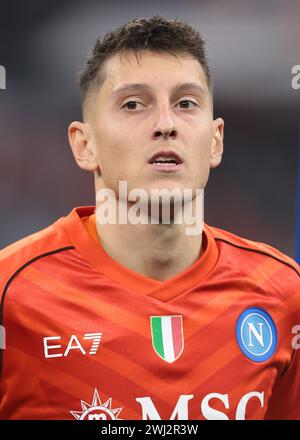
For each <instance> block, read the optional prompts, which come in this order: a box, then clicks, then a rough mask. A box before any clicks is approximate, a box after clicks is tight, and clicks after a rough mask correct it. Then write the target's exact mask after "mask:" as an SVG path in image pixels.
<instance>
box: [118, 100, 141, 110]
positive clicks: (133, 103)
mask: <svg viewBox="0 0 300 440" xmlns="http://www.w3.org/2000/svg"><path fill="white" fill-rule="evenodd" d="M138 104H140V105H142V103H141V102H138V101H127V102H125V104H123V106H122V108H126V109H127V110H136V109H137V108H138Z"/></svg>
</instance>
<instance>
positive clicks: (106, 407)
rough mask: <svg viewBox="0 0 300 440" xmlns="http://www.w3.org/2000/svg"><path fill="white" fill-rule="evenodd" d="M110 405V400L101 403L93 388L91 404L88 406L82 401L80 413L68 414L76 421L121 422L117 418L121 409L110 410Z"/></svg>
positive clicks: (72, 412)
mask: <svg viewBox="0 0 300 440" xmlns="http://www.w3.org/2000/svg"><path fill="white" fill-rule="evenodd" d="M111 403H112V399H111V398H110V399H108V400H107V401H106V402H105V403H102V402H101V399H100V397H99V394H98V391H97V389H96V388H95V392H94V397H93V402H92V404H91V405H90V404H88V403H86V402H84V401H83V400H82V401H81V408H82V411H70V413H71V414H72V416H73V417H75V419H77V420H122V419H119V418H118V415H119V414H120V412H121V411H122V408H115V409H112V407H111Z"/></svg>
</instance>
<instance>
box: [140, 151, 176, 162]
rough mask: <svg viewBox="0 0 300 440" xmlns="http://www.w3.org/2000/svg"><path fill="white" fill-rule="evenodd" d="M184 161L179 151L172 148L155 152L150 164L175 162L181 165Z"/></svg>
mask: <svg viewBox="0 0 300 440" xmlns="http://www.w3.org/2000/svg"><path fill="white" fill-rule="evenodd" d="M182 162H183V160H182V158H181V157H180V155H179V154H178V153H176V152H175V151H172V150H161V151H158V152H157V153H155V154H153V156H151V158H150V159H149V162H148V163H150V164H168V163H170V164H172V163H173V164H174V165H179V164H181V163H182Z"/></svg>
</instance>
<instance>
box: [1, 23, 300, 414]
mask: <svg viewBox="0 0 300 440" xmlns="http://www.w3.org/2000/svg"><path fill="white" fill-rule="evenodd" d="M80 84H81V89H82V92H83V122H79V121H76V122H73V123H71V124H70V127H69V140H70V144H71V148H72V151H73V154H74V157H75V160H76V162H77V163H78V165H79V166H80V167H81V168H82V169H84V170H88V171H91V172H93V173H94V176H95V189H96V209H95V207H79V208H75V209H74V210H73V211H72V212H71V213H70V214H69V215H67V216H66V217H63V218H61V219H59V220H57V221H56V222H55V223H54V224H52V225H51V226H49V227H48V228H46V229H44V230H42V231H39V232H37V233H36V234H33V235H31V236H29V237H27V238H24V239H23V240H21V241H18V242H17V243H15V244H12V245H11V246H9V247H7V248H6V249H4V250H2V251H1V253H0V258H1V278H0V281H1V326H2V327H1V331H2V338H1V344H2V347H1V348H2V350H1V379H0V384H1V394H0V416H1V418H2V419H73V420H74V419H86V420H111V419H152V420H157V419H181V420H182V419H273V418H274V419H276V418H282V419H293V418H294V419H299V418H300V393H299V389H300V388H299V387H300V366H299V351H298V350H297V348H298V342H297V340H298V339H297V334H298V331H299V328H298V327H297V325H298V324H300V281H299V266H298V265H297V263H296V262H294V261H293V260H292V259H291V258H289V257H287V256H286V255H283V254H282V253H280V252H279V251H277V250H276V249H274V248H272V247H270V246H268V245H266V244H262V243H255V242H252V241H249V240H246V239H244V238H240V237H237V236H236V235H233V234H231V233H229V232H225V231H222V230H220V229H217V228H214V227H211V226H208V225H206V224H204V228H203V231H202V233H198V234H188V233H186V228H187V225H188V221H187V219H186V217H185V218H184V220H183V221H182V222H181V223H180V222H176V221H175V218H177V217H176V215H177V209H176V206H175V205H174V201H173V202H172V203H171V221H170V222H164V221H163V204H162V203H160V202H159V203H158V205H157V206H155V204H154V205H153V204H152V203H151V202H150V203H149V199H150V200H152V199H151V191H152V190H153V189H156V190H166V191H172V190H174V189H176V190H179V192H181V193H182V192H184V190H187V189H189V190H191V194H192V197H191V199H190V201H189V203H190V205H191V206H192V209H193V210H194V211H195V209H196V208H197V200H198V199H199V197H200V196H199V192H197V190H198V189H204V188H205V186H206V183H207V180H208V176H209V171H210V169H211V168H214V167H216V166H218V165H219V164H220V162H221V158H222V153H223V127H224V122H223V120H222V119H221V118H217V119H213V103H212V84H211V78H210V73H209V68H208V65H207V60H206V54H205V48H204V42H203V40H202V38H201V37H200V35H199V34H198V32H196V31H195V30H194V29H192V28H191V27H190V26H188V25H186V24H185V23H183V22H180V21H178V20H175V21H169V20H166V19H164V18H162V17H157V16H156V17H152V18H150V19H140V20H134V21H132V22H130V23H127V24H126V25H124V26H122V27H121V28H119V29H116V30H114V31H112V32H110V33H109V34H107V35H106V36H105V37H104V38H102V39H98V40H97V42H96V45H95V48H94V51H93V53H92V54H91V56H90V58H89V60H88V61H87V63H86V66H85V68H84V70H83V72H82V73H81V77H80ZM120 182H123V184H124V182H125V183H126V189H127V191H128V194H129V193H130V192H131V191H133V193H134V191H136V190H137V189H138V190H142V191H143V194H144V195H146V196H147V197H146V200H147V202H146V203H143V204H142V207H143V209H144V212H146V215H145V216H144V217H143V219H144V220H145V218H147V215H148V219H151V220H153V218H154V220H156V222H147V223H146V222H142V221H141V222H138V221H132V222H130V221H127V222H126V221H123V220H124V217H122V215H123V214H124V209H125V214H130V213H131V214H132V208H133V207H134V203H133V201H132V199H130V197H129V196H128V197H123V198H122V197H121V194H120V191H121V190H120V186H119V184H120ZM102 191H107V193H106V194H108V195H109V197H108V199H107V200H108V202H107V205H105V208H106V209H107V210H108V211H109V210H110V209H111V208H114V209H115V210H116V211H117V216H116V217H117V221H115V222H114V221H111V222H105V221H103V215H102V214H103V211H101V210H102V208H103V206H104V205H103V203H104V198H103V192H102ZM133 193H132V194H133ZM113 196H115V198H114V197H113ZM147 207H149V208H150V209H149V211H148V214H147V211H146V210H145V208H147ZM155 208H158V210H156V211H155ZM120 209H122V210H123V214H122V215H121V214H120ZM194 211H193V212H194ZM101 212H102V214H101ZM155 213H156V214H155ZM197 213H198V216H200V217H201V216H203V211H201V212H199V211H197ZM98 214H99V215H98ZM100 214H101V215H100ZM121 217H122V221H121V220H120V218H121Z"/></svg>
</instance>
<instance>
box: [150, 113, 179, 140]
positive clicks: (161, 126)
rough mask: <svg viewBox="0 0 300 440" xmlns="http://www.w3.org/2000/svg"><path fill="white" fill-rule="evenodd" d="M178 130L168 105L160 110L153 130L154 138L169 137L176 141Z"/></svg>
mask: <svg viewBox="0 0 300 440" xmlns="http://www.w3.org/2000/svg"><path fill="white" fill-rule="evenodd" d="M176 136H177V130H176V129H175V125H174V121H173V119H172V115H171V112H170V108H169V107H168V106H167V105H166V106H163V107H162V108H160V109H159V110H158V117H157V121H156V124H155V126H154V130H153V138H154V139H159V138H160V137H162V138H164V139H167V138H168V137H170V138H172V139H175V138H176Z"/></svg>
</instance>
